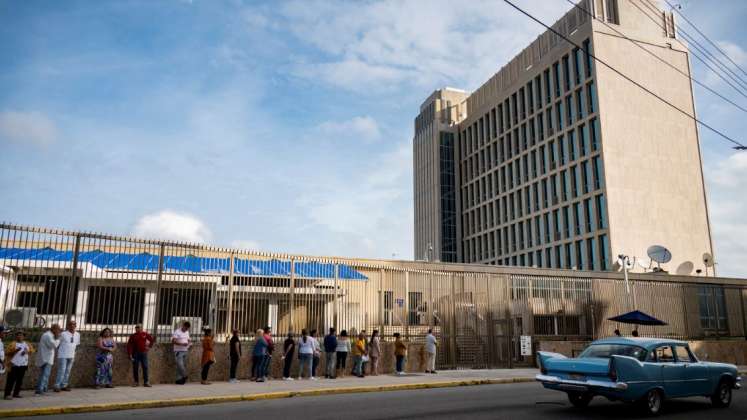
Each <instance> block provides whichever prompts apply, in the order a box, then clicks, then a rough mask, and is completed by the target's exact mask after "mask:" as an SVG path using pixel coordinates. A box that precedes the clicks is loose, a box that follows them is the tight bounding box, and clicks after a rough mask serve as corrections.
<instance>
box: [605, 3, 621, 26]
mask: <svg viewBox="0 0 747 420" xmlns="http://www.w3.org/2000/svg"><path fill="white" fill-rule="evenodd" d="M605 9H606V11H607V22H609V23H614V24H615V25H619V24H620V13H619V11H618V9H617V0H605Z"/></svg>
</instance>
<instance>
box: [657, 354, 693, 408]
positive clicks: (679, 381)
mask: <svg viewBox="0 0 747 420" xmlns="http://www.w3.org/2000/svg"><path fill="white" fill-rule="evenodd" d="M655 352H656V360H657V361H658V362H659V365H660V366H661V383H662V387H663V388H664V393H665V394H666V396H667V397H681V396H683V395H687V394H686V389H687V388H686V387H685V386H684V385H683V384H684V382H683V379H684V377H685V369H686V368H685V366H684V364H680V363H677V360H676V359H675V358H674V348H673V346H670V345H665V346H659V347H657V348H656V350H655Z"/></svg>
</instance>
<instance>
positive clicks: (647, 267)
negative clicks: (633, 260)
mask: <svg viewBox="0 0 747 420" xmlns="http://www.w3.org/2000/svg"><path fill="white" fill-rule="evenodd" d="M637 262H638V265H639V266H640V267H641V268H642V269H643V271H646V270H650V269H651V261H649V262H645V261H644V260H643V259H642V258H641V259H638V261H637Z"/></svg>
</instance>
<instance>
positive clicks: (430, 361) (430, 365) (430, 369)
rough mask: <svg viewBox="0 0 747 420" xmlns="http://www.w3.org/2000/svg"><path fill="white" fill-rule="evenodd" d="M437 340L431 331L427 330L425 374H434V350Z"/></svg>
mask: <svg viewBox="0 0 747 420" xmlns="http://www.w3.org/2000/svg"><path fill="white" fill-rule="evenodd" d="M437 347H438V340H436V336H435V335H433V329H428V335H426V336H425V357H426V363H425V373H436V348H437Z"/></svg>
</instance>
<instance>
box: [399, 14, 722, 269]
mask: <svg viewBox="0 0 747 420" xmlns="http://www.w3.org/2000/svg"><path fill="white" fill-rule="evenodd" d="M653 4H654V3H653V2H650V1H648V0H624V1H617V0H584V1H581V2H580V3H579V4H578V7H574V8H573V9H571V10H570V11H569V12H568V13H567V14H566V15H565V16H563V17H562V18H561V19H560V20H559V21H558V22H556V23H555V24H554V25H553V28H554V29H555V30H557V31H558V32H560V33H562V34H563V35H565V36H567V37H568V38H570V39H571V40H572V41H573V42H574V43H575V44H576V45H579V46H582V47H583V48H578V47H576V46H574V45H571V44H570V43H568V42H566V41H565V40H563V39H562V38H561V37H559V36H558V35H556V34H554V33H552V32H550V31H547V32H545V33H544V34H542V35H540V36H539V37H538V38H537V39H536V40H535V41H534V42H533V43H532V44H531V45H529V46H528V47H527V48H526V49H524V50H523V51H522V52H521V53H520V54H519V55H517V56H516V57H515V58H514V59H512V60H511V61H510V62H509V63H508V64H506V65H505V66H504V67H503V68H502V69H501V70H500V71H498V73H496V74H495V75H494V76H493V77H491V78H490V79H489V80H488V81H487V82H485V83H484V84H483V85H482V86H480V87H479V88H478V89H477V90H476V91H474V92H472V93H466V92H464V91H460V90H456V89H452V88H445V89H440V90H437V91H435V92H434V93H433V94H432V95H430V96H429V97H428V99H426V100H425V102H424V103H423V104H422V105H421V107H420V113H419V115H418V116H417V118H416V119H415V135H414V140H413V156H414V193H415V257H416V259H429V260H440V261H444V262H463V263H483V264H496V265H514V266H536V267H548V268H560V269H574V268H575V269H583V270H609V269H610V268H611V267H612V263H613V261H614V260H615V259H616V256H617V255H618V254H625V255H628V256H635V257H638V259H639V260H643V261H646V258H645V257H646V250H647V248H648V247H649V246H650V245H654V244H657V245H663V246H666V247H667V248H669V249H670V251H671V252H672V255H673V258H672V261H671V262H669V263H668V264H665V265H663V266H662V268H663V269H665V270H667V271H670V272H674V271H676V270H677V269H678V267H680V265H682V266H683V267H687V266H688V264H686V263H687V262H691V263H693V265H694V266H695V268H696V269H697V268H701V269H704V268H705V267H703V266H704V264H703V261H702V256H703V254H704V253H712V245H711V233H710V225H709V219H708V209H707V202H706V192H705V186H704V181H703V173H702V163H701V155H700V145H699V138H698V131H697V126H696V123H695V121H694V120H693V119H692V118H690V117H688V116H687V115H684V114H683V113H681V112H679V111H677V110H675V109H673V108H672V107H671V106H669V105H667V104H666V103H664V102H663V101H662V100H660V99H658V98H657V97H655V96H654V95H652V94H651V93H648V92H646V91H644V90H643V89H641V88H639V87H636V86H635V85H634V84H632V83H631V82H630V81H628V80H626V79H625V78H623V77H622V76H620V75H619V74H617V73H616V72H614V71H613V70H611V69H610V68H608V67H606V66H604V65H602V64H600V63H599V62H597V61H596V60H594V58H593V57H592V56H591V55H589V54H586V53H585V50H586V51H589V52H591V54H592V55H594V56H596V57H597V58H598V59H600V60H603V61H604V62H606V63H608V64H609V65H611V66H612V67H613V68H615V69H617V70H618V71H620V72H621V73H623V74H625V75H626V76H628V77H630V78H631V79H633V80H635V81H636V82H637V83H639V84H641V85H643V86H645V87H646V88H647V89H649V90H650V91H652V92H653V93H655V94H656V95H659V96H660V97H662V98H664V99H666V100H667V101H669V102H670V103H672V104H673V105H675V106H677V107H678V108H680V109H681V110H684V111H686V112H687V113H689V114H690V115H695V105H694V99H693V93H692V85H691V83H690V80H689V78H688V77H686V76H683V75H682V74H680V73H679V72H678V71H677V70H675V69H678V70H679V71H681V72H684V73H685V74H690V63H689V56H688V49H687V46H686V45H685V44H684V43H683V42H682V41H680V40H679V39H678V38H677V36H676V31H675V26H674V18H673V16H672V15H671V14H670V13H665V12H662V11H660V10H658V9H656V8H654V6H653ZM586 11H588V12H590V13H591V14H593V15H594V16H595V18H594V19H592V17H591V16H590V15H589V13H587V12H586ZM620 33H622V34H623V36H621V35H620ZM634 42H635V43H637V44H638V45H639V46H642V47H643V48H645V49H647V50H649V51H650V52H652V53H654V54H656V55H657V56H659V57H660V58H661V59H663V60H665V61H666V62H667V63H669V64H670V65H671V67H670V66H668V65H666V64H664V63H662V62H661V61H659V60H657V59H656V58H655V57H652V56H651V55H650V54H649V53H648V52H646V51H644V50H643V49H642V48H640V47H639V46H637V45H635V44H634ZM646 262H648V261H646Z"/></svg>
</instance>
